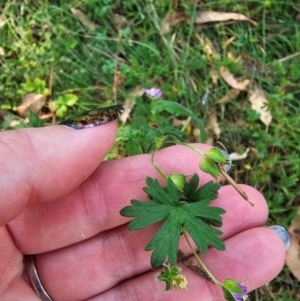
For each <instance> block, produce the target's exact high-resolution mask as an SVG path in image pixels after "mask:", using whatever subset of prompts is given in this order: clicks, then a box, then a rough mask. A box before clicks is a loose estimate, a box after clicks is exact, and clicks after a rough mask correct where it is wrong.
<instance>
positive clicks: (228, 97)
mask: <svg viewBox="0 0 300 301" xmlns="http://www.w3.org/2000/svg"><path fill="white" fill-rule="evenodd" d="M240 93H241V91H240V90H237V89H231V90H229V91H228V92H227V93H226V94H225V95H224V96H223V97H222V98H221V99H219V100H217V101H216V103H219V104H225V103H227V102H229V101H230V100H231V99H233V98H235V97H237V96H238V95H239V94H240Z"/></svg>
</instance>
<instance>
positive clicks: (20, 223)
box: [9, 145, 267, 254]
mask: <svg viewBox="0 0 300 301" xmlns="http://www.w3.org/2000/svg"><path fill="white" fill-rule="evenodd" d="M203 148H204V149H205V148H206V149H207V148H209V147H208V146H207V145H205V146H203V147H202V149H203ZM155 160H156V162H157V164H159V166H161V168H162V169H163V170H164V171H165V172H166V173H171V172H184V173H185V174H190V175H191V174H193V173H194V172H195V171H197V170H198V171H199V166H198V164H199V160H200V158H199V155H198V154H196V153H195V152H193V151H191V150H189V149H187V148H185V147H182V146H175V147H171V148H167V149H164V150H162V151H160V152H158V153H157V157H155ZM186 162H188V163H189V164H187V163H186ZM199 174H200V182H201V183H202V184H204V183H205V182H207V181H208V180H212V177H211V176H209V175H207V174H203V173H201V172H200V171H199ZM147 176H150V177H157V176H158V173H157V172H156V170H155V169H154V168H153V166H152V164H151V161H150V155H139V156H134V157H130V158H125V159H120V160H115V161H110V162H104V163H103V164H101V166H100V167H99V168H98V169H97V170H96V171H95V172H94V174H93V175H92V176H91V177H90V178H89V179H88V180H87V181H85V182H84V183H83V184H82V185H81V186H80V187H78V188H76V189H75V190H73V191H72V192H71V193H69V194H68V195H66V196H65V197H63V198H61V199H59V200H58V201H57V202H51V203H48V204H43V205H39V206H34V207H31V208H28V209H27V210H26V211H25V212H24V213H23V214H21V215H20V216H19V217H18V218H16V219H15V220H14V221H12V222H11V223H10V224H9V227H10V231H11V233H12V234H13V236H14V239H15V241H16V243H17V245H18V247H19V248H20V250H22V251H23V252H24V253H27V254H36V253H42V252H47V251H50V250H54V249H57V248H61V247H64V246H67V245H70V244H73V243H76V242H79V241H82V240H85V239H87V238H89V237H92V236H94V235H96V234H97V233H99V232H101V231H105V230H108V229H112V228H114V227H117V226H119V225H122V224H124V223H126V222H128V219H127V218H124V217H122V216H120V214H119V212H120V210H121V209H122V208H123V207H124V206H126V205H129V202H130V199H140V200H146V199H147V196H146V194H145V193H144V192H143V190H142V188H143V187H144V186H146V183H145V179H146V177H147ZM231 194H232V196H230V197H228V202H229V203H230V206H231V207H230V208H234V207H235V206H248V208H250V206H249V204H248V203H246V202H244V201H242V200H241V198H240V197H239V196H238V194H237V193H236V192H235V191H234V190H233V189H232V192H231ZM252 198H254V199H255V198H256V196H253V197H252ZM258 198H259V200H260V198H261V196H259V197H258ZM222 203H224V204H225V205H226V202H223V201H222ZM240 203H242V204H240ZM57 204H59V205H57ZM258 204H259V206H260V207H259V208H258V210H259V211H258V210H257V211H256V208H255V212H256V214H255V216H254V215H253V216H252V215H250V218H254V222H255V221H256V220H257V219H260V221H261V220H265V218H266V216H267V207H266V204H265V201H262V202H261V201H258ZM232 206H233V207H232ZM240 209H241V208H240ZM240 209H238V208H237V210H240ZM225 210H226V207H225ZM36 225H39V227H36ZM49 237H51V240H49Z"/></svg>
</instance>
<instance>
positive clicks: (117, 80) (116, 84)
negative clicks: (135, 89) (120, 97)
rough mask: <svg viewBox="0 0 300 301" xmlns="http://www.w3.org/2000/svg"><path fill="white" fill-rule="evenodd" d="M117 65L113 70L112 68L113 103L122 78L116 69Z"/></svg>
mask: <svg viewBox="0 0 300 301" xmlns="http://www.w3.org/2000/svg"><path fill="white" fill-rule="evenodd" d="M117 68H118V67H117V65H116V67H115V70H114V84H113V89H112V90H113V94H114V100H115V103H116V102H117V94H118V88H119V86H120V85H121V84H122V82H123V80H124V78H123V76H122V74H121V72H120V71H119V70H118V69H117Z"/></svg>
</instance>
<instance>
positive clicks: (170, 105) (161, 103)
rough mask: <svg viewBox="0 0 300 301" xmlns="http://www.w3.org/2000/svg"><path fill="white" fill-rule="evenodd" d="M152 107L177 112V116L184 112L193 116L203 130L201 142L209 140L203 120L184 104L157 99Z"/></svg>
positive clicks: (157, 109) (155, 110)
mask: <svg viewBox="0 0 300 301" xmlns="http://www.w3.org/2000/svg"><path fill="white" fill-rule="evenodd" d="M152 109H153V111H154V112H161V111H164V110H165V111H168V112H169V113H172V114H175V115H176V116H180V115H182V113H185V114H188V116H190V117H192V118H193V119H194V120H195V122H196V124H197V126H198V128H199V129H200V131H201V142H205V141H206V140H207V135H206V131H205V127H204V124H203V121H202V120H201V119H200V118H199V117H198V116H197V115H196V114H194V113H193V112H192V111H191V110H190V109H188V108H186V107H184V106H183V105H181V104H179V103H176V102H173V101H166V100H157V101H156V102H155V103H154V105H153V107H152Z"/></svg>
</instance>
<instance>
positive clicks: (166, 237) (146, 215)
mask: <svg viewBox="0 0 300 301" xmlns="http://www.w3.org/2000/svg"><path fill="white" fill-rule="evenodd" d="M146 182H147V184H148V187H145V188H144V191H145V192H146V193H147V194H148V196H149V198H150V201H148V202H142V201H138V200H132V201H131V204H132V206H127V207H125V208H124V209H122V210H121V212H120V213H121V215H122V216H127V217H134V219H133V220H132V221H131V222H130V223H129V226H128V229H129V230H138V229H142V228H145V227H147V226H150V225H152V224H154V223H156V222H160V221H163V222H164V223H163V224H162V226H161V227H160V229H159V230H158V231H157V232H156V234H155V235H154V236H153V238H152V239H151V240H150V241H149V243H148V244H147V245H146V247H145V250H147V251H150V250H153V253H152V256H151V266H152V268H154V269H155V268H158V267H159V266H161V265H162V263H163V262H164V261H165V260H166V258H168V260H169V262H170V263H171V264H172V265H175V264H176V262H177V252H178V244H179V239H180V235H181V234H182V229H185V230H186V231H188V232H189V234H190V235H191V237H192V238H193V240H194V241H195V243H196V245H197V247H198V248H199V250H200V252H202V253H205V252H206V251H207V247H208V245H212V246H214V247H215V248H217V249H219V250H224V243H223V241H222V240H221V239H220V238H219V236H220V235H221V234H222V232H221V231H220V230H218V229H215V228H214V227H212V225H214V226H215V225H221V224H222V218H221V215H222V214H223V213H225V211H224V210H223V209H221V208H216V207H209V205H210V203H211V200H212V199H214V198H215V197H216V194H215V193H216V190H217V186H214V185H212V184H213V183H212V184H209V185H207V186H206V187H205V188H204V189H203V190H202V191H201V187H200V188H199V189H197V186H198V183H199V178H198V176H196V175H194V176H193V177H192V179H191V181H190V183H186V185H188V184H189V186H188V188H186V190H185V191H186V192H188V193H187V196H188V195H190V196H193V197H194V196H195V195H198V197H201V198H199V199H198V200H195V199H194V200H193V201H192V202H190V201H189V199H188V198H186V196H184V197H182V194H181V193H179V192H178V190H177V189H176V187H175V185H174V183H173V181H172V180H171V179H170V178H168V179H167V182H166V187H162V186H161V185H160V184H159V182H158V180H156V179H152V178H147V181H146ZM199 190H200V192H199Z"/></svg>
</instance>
